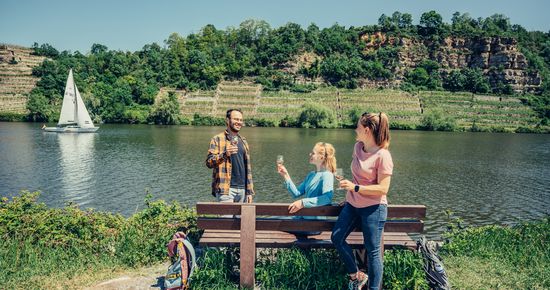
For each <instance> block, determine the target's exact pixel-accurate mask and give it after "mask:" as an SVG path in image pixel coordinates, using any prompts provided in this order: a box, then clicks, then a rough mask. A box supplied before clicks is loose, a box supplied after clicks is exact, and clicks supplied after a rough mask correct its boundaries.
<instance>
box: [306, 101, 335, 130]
mask: <svg viewBox="0 0 550 290" xmlns="http://www.w3.org/2000/svg"><path fill="white" fill-rule="evenodd" d="M336 125H337V122H336V115H335V114H334V112H333V111H332V110H330V109H329V108H327V107H325V106H322V105H317V104H306V105H305V106H304V109H303V110H302V112H301V113H300V116H299V117H298V126H300V127H302V128H310V127H311V128H335V127H336Z"/></svg>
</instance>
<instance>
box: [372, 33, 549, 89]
mask: <svg viewBox="0 0 550 290" xmlns="http://www.w3.org/2000/svg"><path fill="white" fill-rule="evenodd" d="M362 39H363V40H364V41H365V43H366V49H365V52H366V53H368V52H369V51H372V50H375V49H378V48H380V47H384V46H389V45H391V46H396V47H399V52H398V59H399V60H398V64H397V67H396V69H395V71H394V73H395V79H394V80H393V81H391V82H387V83H386V85H388V86H391V85H398V84H399V83H400V82H401V81H402V80H403V79H404V76H405V73H406V71H407V70H409V69H411V68H414V67H416V66H418V65H419V64H420V63H421V62H422V61H423V60H425V59H431V60H433V61H436V62H438V63H439V64H440V66H441V69H440V70H441V72H442V73H446V72H448V71H450V70H454V69H462V68H479V69H481V70H482V71H483V73H484V75H485V76H486V77H487V78H488V80H489V83H490V84H491V86H493V87H496V86H497V85H498V84H499V83H503V84H509V85H510V86H511V87H512V89H513V90H514V91H516V92H534V91H536V90H537V89H538V88H539V87H540V85H541V82H542V80H541V77H540V75H539V74H538V73H537V72H533V71H531V70H529V69H528V68H529V64H528V63H527V59H526V58H525V55H523V53H521V52H520V51H519V49H518V44H517V41H516V40H515V39H513V38H506V37H485V38H462V37H447V38H445V39H443V41H441V42H439V43H432V42H430V41H425V40H420V39H414V38H397V37H387V36H386V35H384V34H382V33H375V34H366V35H363V37H362ZM377 85H380V84H378V83H377ZM382 85H383V83H382Z"/></svg>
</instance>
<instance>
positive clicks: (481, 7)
mask: <svg viewBox="0 0 550 290" xmlns="http://www.w3.org/2000/svg"><path fill="white" fill-rule="evenodd" d="M430 10H435V11H437V12H438V13H439V14H441V15H442V16H443V19H444V21H445V22H450V20H451V16H452V14H453V13H454V12H455V11H459V12H461V13H465V12H467V13H469V14H470V15H471V16H472V17H474V18H477V17H488V16H490V15H493V14H495V13H501V14H504V15H506V16H508V17H509V18H510V20H511V22H512V24H520V25H522V26H523V27H525V28H526V29H527V30H540V31H545V32H548V31H550V20H549V18H548V12H549V11H550V0H515V1H514V0H494V1H486V0H476V1H472V0H461V1H450V0H376V1H375V0H363V1H346V0H340V1H335V0H332V1H327V0H317V1H312V0H304V1H300V0H292V1H290V0H276V1H261V0H255V1H253V0H242V1H239V0H227V1H220V0H216V1H207V0H193V1H184V0H148V1H141V0H134V1H129V0H88V1H79V0H1V1H0V43H8V44H17V45H22V46H31V45H32V44H33V43H34V42H38V43H40V44H42V43H49V44H51V45H53V46H54V47H55V48H56V49H58V50H59V51H62V50H70V51H73V52H74V51H77V50H78V51H80V52H82V53H88V52H89V51H90V48H91V46H92V44H93V43H100V44H103V45H106V46H107V47H108V48H109V49H115V50H125V51H126V50H129V51H136V50H140V49H141V48H142V47H143V46H144V45H145V44H150V43H153V42H157V43H158V44H160V45H163V41H164V40H165V39H166V38H168V36H169V35H170V34H171V33H173V32H177V33H179V34H180V35H183V36H185V35H188V34H189V33H194V32H198V31H199V30H200V29H201V28H202V27H204V26H205V25H206V24H214V25H215V26H216V28H218V29H225V28H227V27H229V26H232V27H238V26H239V24H240V23H241V22H242V21H244V20H246V19H260V20H265V21H267V22H268V23H269V24H270V25H271V27H272V28H276V27H279V26H281V25H284V24H286V23H288V22H295V23H298V24H300V25H301V26H302V27H304V28H305V27H307V26H308V25H309V24H311V23H315V24H317V25H318V26H319V27H321V28H325V27H329V26H332V25H333V24H335V23H338V24H340V25H344V26H346V27H349V26H362V25H366V24H376V23H377V21H378V17H380V15H381V14H382V13H385V14H386V15H391V14H392V13H393V12H394V11H400V12H403V13H410V14H412V16H413V22H414V23H415V24H417V23H418V21H419V19H420V15H421V14H422V13H423V12H427V11H430Z"/></svg>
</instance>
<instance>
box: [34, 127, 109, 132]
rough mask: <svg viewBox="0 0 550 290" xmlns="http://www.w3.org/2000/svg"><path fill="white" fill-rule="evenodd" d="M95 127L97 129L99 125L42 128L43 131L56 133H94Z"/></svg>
mask: <svg viewBox="0 0 550 290" xmlns="http://www.w3.org/2000/svg"><path fill="white" fill-rule="evenodd" d="M97 129H99V127H91V128H81V127H46V128H44V131H46V132H57V133H94V132H95V131H97Z"/></svg>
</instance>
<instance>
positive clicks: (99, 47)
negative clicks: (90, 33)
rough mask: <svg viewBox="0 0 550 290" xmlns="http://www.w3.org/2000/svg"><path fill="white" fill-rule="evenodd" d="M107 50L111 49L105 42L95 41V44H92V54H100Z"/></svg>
mask: <svg viewBox="0 0 550 290" xmlns="http://www.w3.org/2000/svg"><path fill="white" fill-rule="evenodd" d="M107 50H109V49H108V48H107V46H105V45H103V44H98V43H94V44H92V49H91V50H90V53H91V54H100V53H104V52H107Z"/></svg>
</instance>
